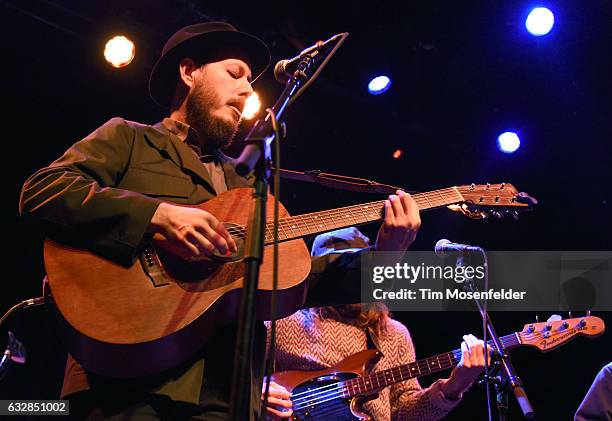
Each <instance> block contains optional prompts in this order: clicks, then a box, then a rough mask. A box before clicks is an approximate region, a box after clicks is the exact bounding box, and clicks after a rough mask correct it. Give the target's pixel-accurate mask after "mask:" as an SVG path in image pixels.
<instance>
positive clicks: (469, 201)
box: [449, 183, 538, 219]
mask: <svg viewBox="0 0 612 421" xmlns="http://www.w3.org/2000/svg"><path fill="white" fill-rule="evenodd" d="M455 189H456V190H457V192H458V193H459V195H460V196H461V199H462V200H461V202H459V203H457V204H454V205H450V206H449V208H450V209H451V210H453V211H458V212H462V213H463V214H464V215H466V216H468V217H470V218H474V219H485V218H488V217H490V216H494V217H496V218H503V217H505V216H512V217H513V218H514V219H517V218H518V215H519V212H521V211H526V210H530V209H531V207H532V206H534V205H536V204H537V203H538V201H537V200H536V199H535V198H533V197H531V196H529V195H528V194H527V193H524V192H520V193H519V191H518V190H517V189H516V188H515V187H514V186H513V185H512V184H510V183H499V184H490V183H487V184H473V183H472V184H470V185H464V186H457V187H455Z"/></svg>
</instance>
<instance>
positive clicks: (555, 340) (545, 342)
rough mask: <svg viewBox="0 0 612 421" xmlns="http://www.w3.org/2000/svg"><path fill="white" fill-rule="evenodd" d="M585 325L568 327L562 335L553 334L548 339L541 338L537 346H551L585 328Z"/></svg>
mask: <svg viewBox="0 0 612 421" xmlns="http://www.w3.org/2000/svg"><path fill="white" fill-rule="evenodd" d="M586 329H587V328H586V326H583V327H579V328H572V329H569V330H568V331H567V332H565V333H563V334H562V335H558V336H554V337H552V338H550V339H543V340H541V341H540V342H539V346H540V348H542V349H546V348H550V347H552V346H556V345H557V344H558V343H559V342H564V341H565V340H566V339H567V338H570V337H572V336H574V335H575V334H576V333H577V332H578V331H581V330H586Z"/></svg>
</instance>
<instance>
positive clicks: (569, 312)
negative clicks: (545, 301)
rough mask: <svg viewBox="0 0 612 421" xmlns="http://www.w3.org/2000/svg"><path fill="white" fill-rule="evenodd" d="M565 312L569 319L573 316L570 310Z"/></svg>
mask: <svg viewBox="0 0 612 421" xmlns="http://www.w3.org/2000/svg"><path fill="white" fill-rule="evenodd" d="M567 314H568V316H569V318H570V319H573V317H572V312H571V311H568V312H567Z"/></svg>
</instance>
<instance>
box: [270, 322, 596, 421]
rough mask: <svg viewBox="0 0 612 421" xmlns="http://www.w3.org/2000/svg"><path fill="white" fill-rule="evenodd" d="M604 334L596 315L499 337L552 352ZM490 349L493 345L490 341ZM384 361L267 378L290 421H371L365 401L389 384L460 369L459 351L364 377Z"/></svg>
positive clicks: (373, 356)
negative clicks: (286, 398)
mask: <svg viewBox="0 0 612 421" xmlns="http://www.w3.org/2000/svg"><path fill="white" fill-rule="evenodd" d="M604 330H605V325H604V322H603V320H602V319H600V318H599V317H594V316H587V317H583V318H574V319H567V320H558V321H551V322H543V323H534V324H527V325H525V327H524V328H523V330H522V331H520V332H515V333H512V334H510V335H507V336H502V337H500V341H501V344H502V346H503V348H504V349H512V348H517V347H519V346H530V347H534V348H537V349H539V350H540V351H543V352H547V351H551V350H553V349H555V348H558V347H559V346H561V345H563V344H565V343H567V342H568V341H569V340H571V339H573V338H574V337H576V336H586V337H588V338H595V337H597V336H599V335H601V334H602V333H603V332H604ZM488 343H489V346H493V342H492V341H489V342H488ZM381 357H382V354H381V353H380V351H377V350H374V349H367V350H364V351H361V352H358V353H356V354H353V355H351V356H350V357H347V358H345V359H344V360H342V361H340V362H339V363H338V364H336V365H334V366H333V367H330V368H326V369H323V370H317V371H279V372H277V373H274V374H273V375H272V377H271V379H272V380H273V381H274V382H276V383H278V384H280V385H282V386H284V387H285V388H286V389H287V390H288V391H289V392H290V393H291V394H292V396H291V401H292V402H293V415H292V418H291V419H292V420H294V421H298V420H299V421H323V420H325V421H352V420H362V421H370V420H371V417H370V416H368V415H367V414H365V413H364V412H362V410H361V405H362V404H363V402H364V401H367V400H370V399H374V398H376V396H377V393H378V392H379V391H380V390H382V389H383V388H385V387H388V386H391V385H392V384H395V383H399V382H403V381H406V380H409V379H413V378H417V377H421V376H425V375H427V374H431V373H435V372H438V371H442V370H446V369H448V368H451V367H454V366H456V365H457V364H459V361H460V360H461V350H460V349H455V350H454V351H450V352H447V353H444V354H440V355H435V356H433V357H429V358H424V359H422V360H418V361H415V362H413V363H409V364H405V365H400V366H397V367H393V368H389V369H387V370H382V371H377V372H375V373H372V374H366V373H368V371H369V369H370V368H371V367H373V366H374V364H376V362H377V361H378V360H379V359H380V358H381Z"/></svg>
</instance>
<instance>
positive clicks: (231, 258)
mask: <svg viewBox="0 0 612 421" xmlns="http://www.w3.org/2000/svg"><path fill="white" fill-rule="evenodd" d="M225 228H226V229H227V230H228V231H229V233H230V234H231V235H232V238H233V239H234V242H235V243H236V247H237V249H238V251H237V252H236V253H232V254H230V255H224V254H221V253H219V252H218V251H216V250H215V252H214V253H213V254H212V255H211V256H210V259H211V260H214V261H217V262H224V263H226V262H237V261H239V260H242V256H244V240H245V237H246V231H245V229H244V228H243V227H241V226H240V225H236V224H232V223H231V222H226V223H225Z"/></svg>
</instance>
